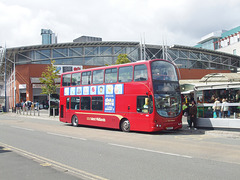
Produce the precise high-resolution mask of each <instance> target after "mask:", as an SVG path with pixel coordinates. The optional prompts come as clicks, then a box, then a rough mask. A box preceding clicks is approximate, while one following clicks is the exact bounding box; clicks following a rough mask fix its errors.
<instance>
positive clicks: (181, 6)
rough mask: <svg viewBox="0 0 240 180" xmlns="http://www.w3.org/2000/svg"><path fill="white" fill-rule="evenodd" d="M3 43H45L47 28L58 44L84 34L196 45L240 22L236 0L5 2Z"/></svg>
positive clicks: (1, 9)
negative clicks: (44, 37) (201, 40)
mask: <svg viewBox="0 0 240 180" xmlns="http://www.w3.org/2000/svg"><path fill="white" fill-rule="evenodd" d="M0 12H1V18H0V26H1V27H2V29H1V31H0V45H2V44H4V43H5V42H6V43H7V46H10V47H15V46H26V45H35V44H41V36H40V30H41V29H42V28H47V29H51V30H53V31H54V32H55V33H56V34H57V35H58V40H59V42H72V40H73V39H75V38H77V37H79V36H81V35H90V36H97V37H102V38H103V40H105V41H140V36H141V35H142V36H143V34H145V40H146V43H149V44H162V42H163V39H164V41H165V43H166V41H167V43H168V44H169V45H172V44H183V45H194V44H195V43H197V41H199V40H200V38H201V37H202V36H204V35H206V34H208V33H210V32H212V31H216V30H220V29H231V28H234V27H236V26H239V25H240V24H239V22H240V16H239V15H238V14H239V12H240V2H239V1H238V0H229V1H225V0H218V1H215V0H202V1H199V0H191V1H189V0H178V1H176V0H168V1H165V0H101V1H99V0H89V1H84V0H68V1H57V0H41V1H32V0H21V1H19V0H2V2H0Z"/></svg>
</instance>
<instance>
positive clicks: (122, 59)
mask: <svg viewBox="0 0 240 180" xmlns="http://www.w3.org/2000/svg"><path fill="white" fill-rule="evenodd" d="M130 62H131V61H130V60H129V59H128V57H127V54H119V55H118V58H117V61H116V64H125V63H130Z"/></svg>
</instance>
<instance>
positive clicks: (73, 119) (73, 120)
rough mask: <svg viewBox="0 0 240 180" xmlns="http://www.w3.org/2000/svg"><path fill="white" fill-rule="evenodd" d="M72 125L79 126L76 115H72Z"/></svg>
mask: <svg viewBox="0 0 240 180" xmlns="http://www.w3.org/2000/svg"><path fill="white" fill-rule="evenodd" d="M72 125H73V126H75V127H77V126H78V118H77V116H76V115H74V116H73V117H72Z"/></svg>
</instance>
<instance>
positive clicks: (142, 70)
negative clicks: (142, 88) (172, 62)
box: [134, 64, 148, 81]
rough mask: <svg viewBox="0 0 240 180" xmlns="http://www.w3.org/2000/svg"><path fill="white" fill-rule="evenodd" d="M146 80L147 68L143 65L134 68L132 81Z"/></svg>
mask: <svg viewBox="0 0 240 180" xmlns="http://www.w3.org/2000/svg"><path fill="white" fill-rule="evenodd" d="M147 79H148V73H147V66H146V65H145V64H141V65H136V66H135V67H134V81H146V80H147Z"/></svg>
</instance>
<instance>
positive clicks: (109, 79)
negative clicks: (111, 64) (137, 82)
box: [105, 68, 117, 83]
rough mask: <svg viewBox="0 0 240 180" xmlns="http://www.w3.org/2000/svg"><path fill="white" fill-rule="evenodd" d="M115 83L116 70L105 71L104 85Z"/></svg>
mask: <svg viewBox="0 0 240 180" xmlns="http://www.w3.org/2000/svg"><path fill="white" fill-rule="evenodd" d="M116 82H117V68H112V69H106V70H105V83H116Z"/></svg>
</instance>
